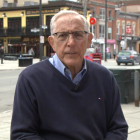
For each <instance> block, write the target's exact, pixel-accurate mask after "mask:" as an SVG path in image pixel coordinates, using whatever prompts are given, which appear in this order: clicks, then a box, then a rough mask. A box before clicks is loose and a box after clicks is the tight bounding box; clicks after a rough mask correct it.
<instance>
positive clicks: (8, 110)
mask: <svg viewBox="0 0 140 140" xmlns="http://www.w3.org/2000/svg"><path fill="white" fill-rule="evenodd" d="M39 61H40V60H39V59H33V63H34V64H35V63H37V62H39ZM101 64H102V65H103V66H105V67H106V68H112V69H113V68H114V69H128V68H129V69H132V68H133V69H135V68H137V69H140V65H138V64H136V65H135V66H132V65H131V64H130V65H127V66H125V65H123V64H122V65H120V66H117V63H116V62H115V60H114V59H108V60H107V61H104V60H102V62H101ZM25 68H26V67H19V66H18V60H16V61H10V60H4V64H0V77H1V79H0V83H3V85H2V84H1V85H2V86H1V89H0V140H9V139H10V123H11V116H12V106H13V97H14V90H15V84H16V80H17V78H18V75H19V73H20V72H21V71H22V70H23V69H25ZM6 71H7V79H9V80H10V82H9V83H10V84H11V86H9V87H8V86H6V85H5V83H4V82H5V81H4V76H3V73H4V72H6ZM14 71H16V73H17V75H15V73H14ZM8 73H9V75H8ZM10 74H11V75H10ZM8 77H9V78H8ZM12 78H14V80H12ZM11 92H12V93H11ZM6 94H8V95H7V97H6V98H5V99H6V101H3V99H2V97H4V96H5V95H6ZM3 105H5V106H6V105H7V107H4V108H2V107H3ZM121 106H122V109H123V113H124V116H125V118H126V121H127V123H128V125H129V131H128V133H129V135H128V140H140V125H139V124H140V107H135V103H134V102H132V103H128V104H121Z"/></svg>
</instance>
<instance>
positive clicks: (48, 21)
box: [46, 15, 53, 28]
mask: <svg viewBox="0 0 140 140" xmlns="http://www.w3.org/2000/svg"><path fill="white" fill-rule="evenodd" d="M52 17H53V15H48V16H46V26H47V27H48V28H49V27H50V21H51V18H52Z"/></svg>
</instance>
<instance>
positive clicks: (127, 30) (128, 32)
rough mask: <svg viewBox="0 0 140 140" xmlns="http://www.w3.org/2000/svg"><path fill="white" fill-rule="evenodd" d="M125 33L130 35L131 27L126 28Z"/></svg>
mask: <svg viewBox="0 0 140 140" xmlns="http://www.w3.org/2000/svg"><path fill="white" fill-rule="evenodd" d="M126 33H127V34H131V26H130V25H128V26H126Z"/></svg>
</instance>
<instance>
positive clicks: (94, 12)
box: [93, 7, 96, 17]
mask: <svg viewBox="0 0 140 140" xmlns="http://www.w3.org/2000/svg"><path fill="white" fill-rule="evenodd" d="M93 17H96V7H93Z"/></svg>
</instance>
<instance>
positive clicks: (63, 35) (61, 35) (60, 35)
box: [58, 33, 67, 37]
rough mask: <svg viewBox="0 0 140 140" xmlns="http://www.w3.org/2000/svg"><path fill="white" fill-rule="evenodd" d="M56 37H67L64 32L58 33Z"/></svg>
mask: <svg viewBox="0 0 140 140" xmlns="http://www.w3.org/2000/svg"><path fill="white" fill-rule="evenodd" d="M58 37H67V34H65V33H63V34H59V35H58Z"/></svg>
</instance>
